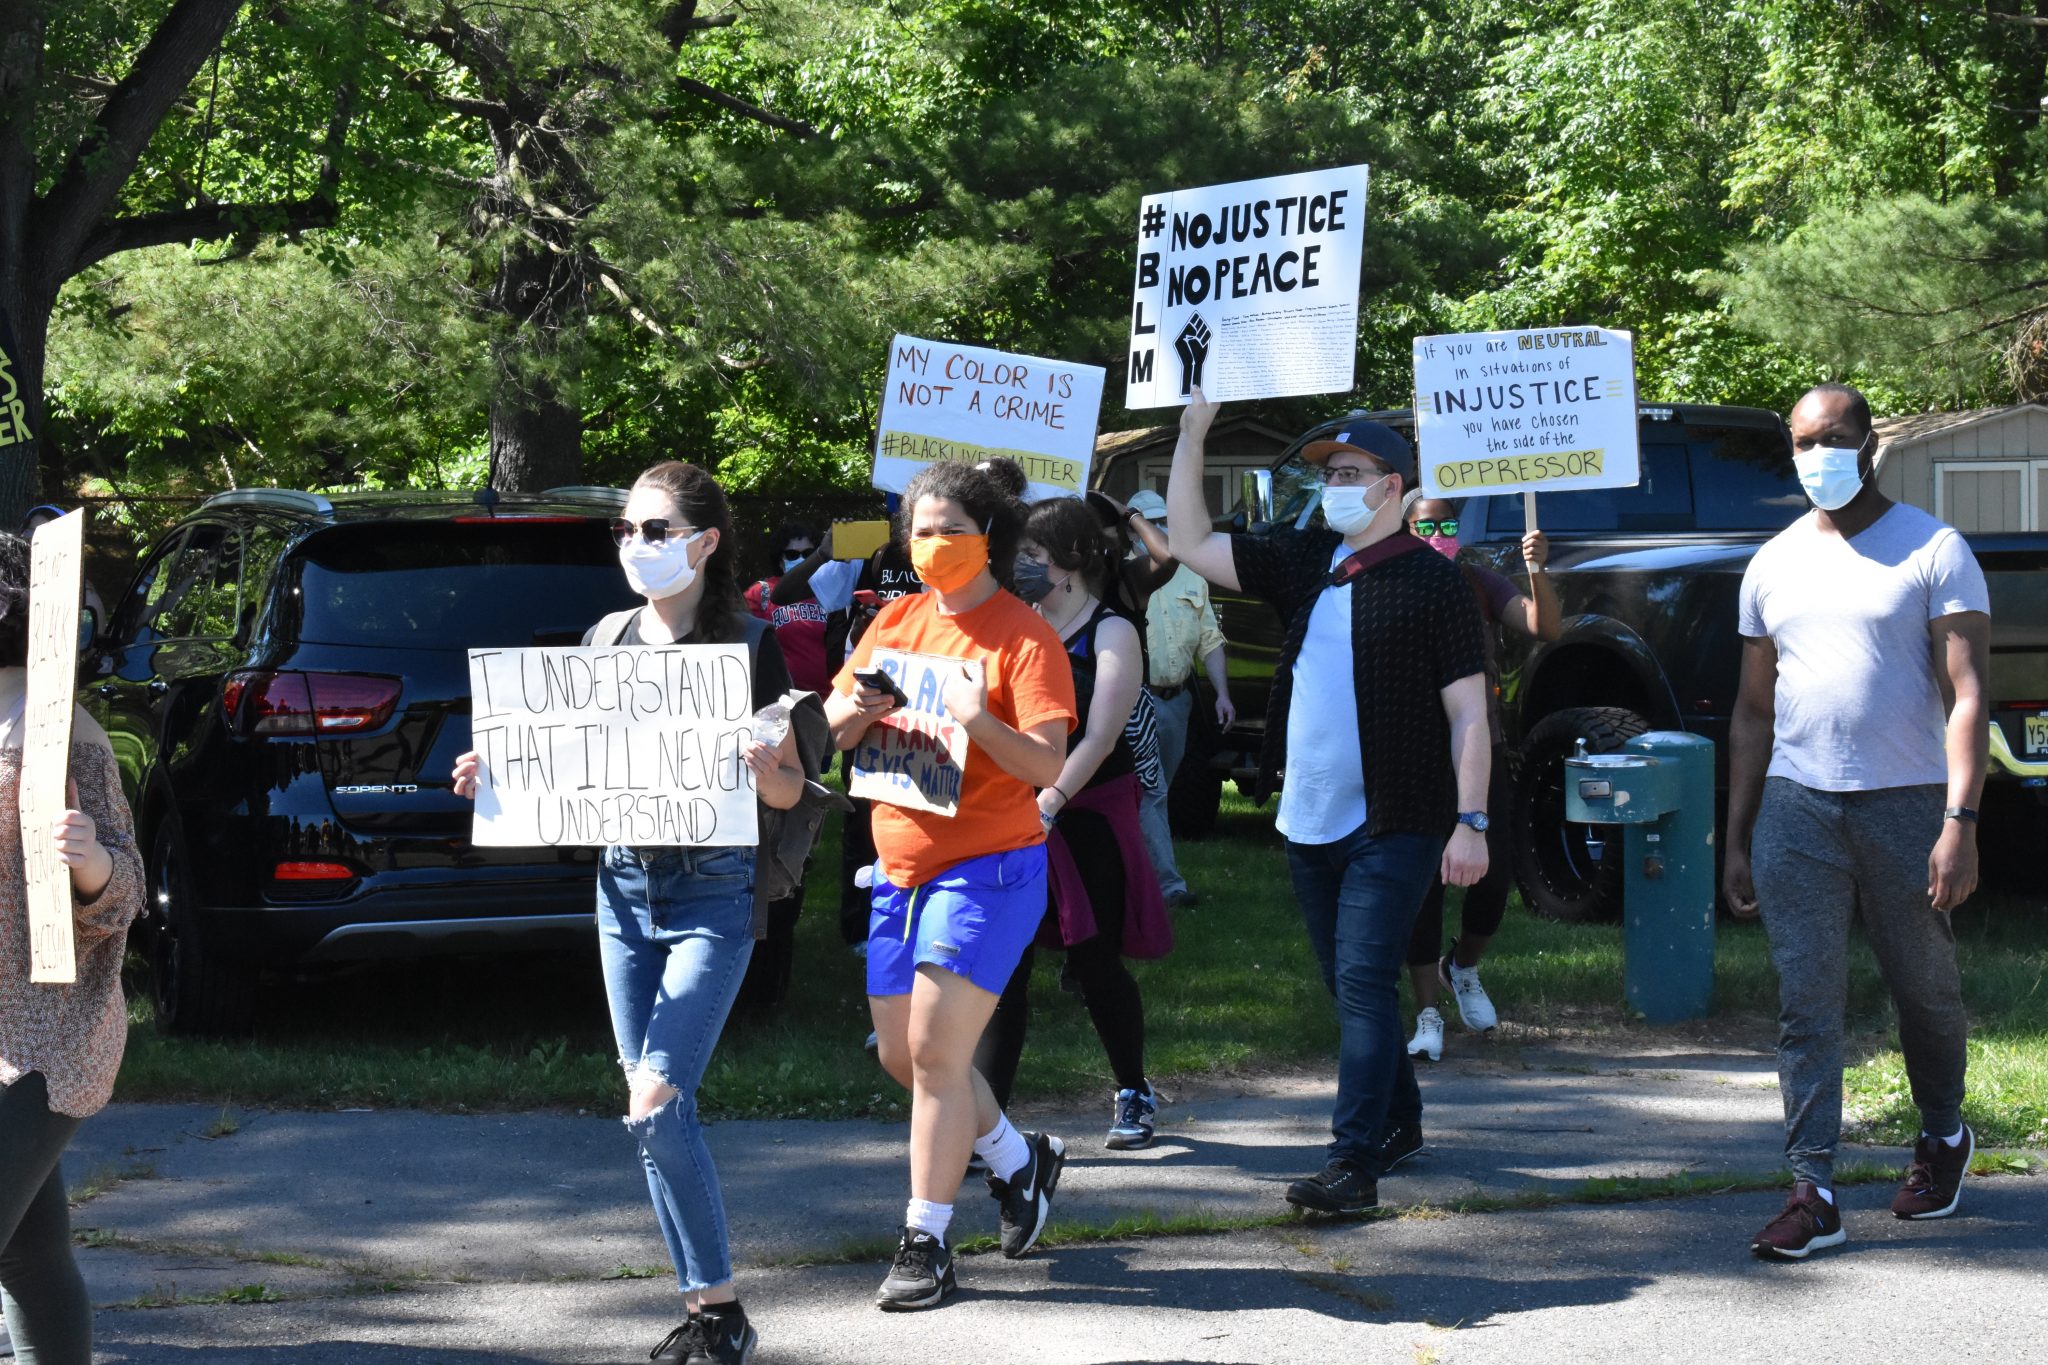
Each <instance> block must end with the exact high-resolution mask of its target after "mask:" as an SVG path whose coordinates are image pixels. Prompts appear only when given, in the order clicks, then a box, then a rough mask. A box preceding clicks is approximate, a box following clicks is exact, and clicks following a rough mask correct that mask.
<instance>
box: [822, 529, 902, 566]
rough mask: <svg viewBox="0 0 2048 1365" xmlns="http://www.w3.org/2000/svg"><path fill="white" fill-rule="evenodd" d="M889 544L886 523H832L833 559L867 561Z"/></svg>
mask: <svg viewBox="0 0 2048 1365" xmlns="http://www.w3.org/2000/svg"><path fill="white" fill-rule="evenodd" d="M888 543H889V523H888V522H886V521H835V522H833V523H832V557H833V558H834V559H866V558H867V557H868V556H869V555H871V554H873V553H874V552H875V551H877V550H879V549H881V548H882V547H883V546H884V545H887V544H888Z"/></svg>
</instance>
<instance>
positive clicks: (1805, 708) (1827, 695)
mask: <svg viewBox="0 0 2048 1365" xmlns="http://www.w3.org/2000/svg"><path fill="white" fill-rule="evenodd" d="M1790 425H1791V429H1792V448H1793V460H1794V463H1795V464H1796V465H1797V467H1798V470H1799V479H1800V483H1801V484H1802V485H1803V486H1804V487H1805V489H1806V492H1807V496H1808V498H1809V499H1811V500H1812V502H1813V504H1814V510H1813V511H1811V512H1809V513H1807V514H1806V515H1805V516H1804V517H1801V518H1800V519H1799V520H1798V521H1796V522H1794V523H1793V524H1792V525H1791V526H1789V527H1787V528H1786V529H1785V530H1784V531H1782V532H1780V533H1779V534H1778V535H1777V536H1776V537H1775V538H1773V539H1772V540H1771V541H1770V543H1769V544H1767V545H1765V546H1764V547H1763V549H1761V550H1759V551H1758V552H1757V555H1756V558H1754V559H1753V560H1751V561H1750V565H1749V571H1748V572H1747V573H1746V574H1744V575H1743V579H1742V595H1741V605H1740V612H1741V632H1742V636H1743V642H1742V643H1743V651H1742V682H1741V688H1740V691H1739V693H1738V695H1737V697H1736V703H1735V714H1734V717H1733V723H1732V724H1731V725H1730V727H1729V750H1728V844H1727V849H1726V851H1725V854H1724V856H1723V860H1722V879H1721V886H1722V892H1723V894H1724V895H1725V897H1726V898H1727V901H1728V904H1729V908H1730V909H1731V910H1733V911H1734V912H1735V914H1737V915H1739V916H1744V917H1747V916H1751V915H1755V914H1758V913H1759V912H1761V913H1762V915H1763V919H1764V928H1765V931H1766V932H1767V933H1768V935H1769V937H1770V943H1771V960H1772V962H1773V964H1774V965H1775V966H1776V967H1777V969H1778V1002H1779V1010H1778V1084H1779V1088H1780V1090H1781V1091H1782V1092H1783V1094H1784V1099H1785V1155H1786V1158H1787V1160H1788V1161H1789V1162H1790V1164H1791V1167H1792V1175H1793V1182H1794V1183H1793V1187H1792V1195H1791V1197H1790V1198H1789V1199H1788V1200H1787V1201H1786V1204H1785V1207H1784V1209H1783V1211H1782V1212H1780V1213H1779V1214H1778V1216H1777V1217H1775V1218H1773V1219H1772V1220H1771V1221H1770V1222H1769V1223H1768V1224H1766V1225H1765V1226H1764V1228H1763V1230H1762V1231H1761V1232H1759V1233H1758V1234H1757V1235H1756V1237H1755V1239H1754V1240H1753V1241H1752V1242H1751V1244H1750V1246H1751V1250H1752V1251H1754V1252H1756V1254H1758V1255H1759V1256H1763V1257H1766V1258H1769V1259H1777V1260H1800V1259H1803V1258H1804V1257H1806V1256H1807V1255H1808V1254H1809V1253H1811V1252H1813V1251H1816V1250H1819V1249H1820V1248H1822V1247H1829V1246H1835V1245H1838V1244H1839V1243H1841V1242H1842V1240H1843V1232H1842V1218H1841V1214H1840V1212H1839V1211H1838V1210H1837V1209H1836V1208H1835V1202H1834V1189H1833V1180H1832V1169H1833V1163H1834V1152H1835V1146H1836V1144H1837V1143H1838V1142H1839V1141H1840V1140H1841V1135H1842V1034H1843V1014H1844V1011H1845V1009H1846V1007H1847V996H1848V953H1849V923H1850V920H1851V919H1852V918H1854V917H1855V916H1857V915H1858V914H1860V915H1861V917H1862V920H1863V928H1864V933H1865V935H1866V937H1867V938H1868V939H1869V941H1870V946H1871V950H1872V952H1873V953H1875V954H1876V957H1877V961H1878V966H1879V968H1880V969H1881V970H1882V971H1883V973H1884V977H1885V981H1886V983H1887V984H1888V985H1889V986H1890V987H1891V991H1892V999H1893V1002H1894V1003H1895V1004H1896V1005H1897V1007H1898V1016H1899V1042H1900V1050H1901V1051H1902V1052H1903V1053H1904V1054H1905V1060H1906V1076H1907V1079H1908V1081H1909V1082H1910V1083H1911V1085H1912V1089H1913V1100H1914V1103H1915V1104H1916V1105H1917V1106H1918V1107H1919V1110H1920V1122H1921V1127H1922V1130H1923V1131H1922V1133H1921V1136H1920V1140H1919V1141H1918V1142H1917V1143H1916V1144H1915V1145H1914V1149H1913V1162H1912V1165H1911V1167H1910V1168H1909V1170H1908V1172H1907V1175H1906V1181H1905V1184H1904V1185H1903V1186H1902V1187H1901V1188H1900V1190H1899V1192H1898V1195H1897V1196H1896V1197H1895V1198H1894V1199H1893V1200H1892V1212H1893V1214H1895V1215H1896V1216H1898V1217H1900V1218H1910V1219H1921V1218H1943V1217H1946V1216H1947V1215H1949V1214H1951V1213H1954V1212H1955V1210H1956V1206H1957V1205H1958V1203H1959V1202H1960V1201H1961V1197H1962V1179H1963V1175H1964V1172H1965V1171H1966V1170H1967V1169H1968V1168H1969V1164H1970V1156H1971V1154H1972V1152H1973V1150H1974V1147H1975V1138H1974V1136H1973V1135H1972V1134H1971V1132H1970V1130H1969V1128H1968V1126H1967V1125H1965V1124H1964V1122H1963V1118H1962V1102H1963V1065H1964V1049H1965V1044H1966V1041H1967V1032H1966V1020H1965V1017H1964V1013H1963V1002H1962V983H1961V979H1960V977H1959V976H1958V974H1957V971H1956V951H1955V933H1954V930H1953V929H1952V928H1951V927H1950V924H1949V919H1948V914H1949V911H1951V910H1953V909H1955V908H1956V907H1957V906H1958V905H1961V904H1962V903H1963V901H1964V900H1965V899H1967V898H1968V896H1969V895H1970V893H1971V892H1972V891H1973V890H1975V889H1976V885H1977V811H1976V806H1977V802H1978V799H1979V797H1980V796H1981V794H1982V792H1983V790H1984V768H1985V760H1986V755H1985V749H1986V735H1987V731H1986V725H1987V720H1988V716H1987V712H1986V710H1985V702H1984V678H1985V672H1986V662H1987V659H1988V656H1989V653H1990V634H1991V616H1990V611H1991V607H1990V599H1989V595H1988V594H1987V592H1986V590H1985V586H1984V574H1983V571H1982V570H1980V569H1979V568H1978V567H1977V561H1976V559H1975V558H1974V557H1973V556H1972V555H1971V554H1970V549H1969V547H1968V546H1967V545H1965V544H1964V543H1963V538H1962V537H1961V536H1960V535H1957V534H1956V532H1955V531H1954V530H1953V529H1951V528H1950V527H1947V526H1944V525H1943V524H1942V523H1940V522H1938V521H1936V520H1935V519H1934V518H1933V517H1930V516H1928V515H1927V514H1926V513H1925V512H1922V511H1919V510H1918V509H1916V508H1911V507H1904V506H1900V505H1898V504H1896V503H1893V502H1892V501H1891V500H1890V499H1889V498H1887V497H1885V496H1884V495H1883V494H1882V493H1880V492H1878V490H1877V486H1876V484H1875V483H1873V482H1872V481H1871V479H1870V473H1871V468H1872V465H1873V461H1874V455H1875V451H1876V444H1877V442H1876V436H1875V433H1874V432H1873V431H1872V429H1871V422H1870V408H1869V405H1868V404H1867V403H1865V402H1864V399H1863V395H1861V394H1860V393H1857V392H1856V390H1854V389H1851V388H1849V387H1847V386H1845V385H1840V384H1824V385H1822V386H1821V387H1819V388H1817V389H1814V390H1813V391H1812V392H1810V393H1808V394H1807V395H1806V396H1805V397H1804V398H1802V399H1800V400H1799V402H1798V404H1797V405H1796V406H1795V407H1794V408H1793V409H1792V416H1791V419H1790Z"/></svg>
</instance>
